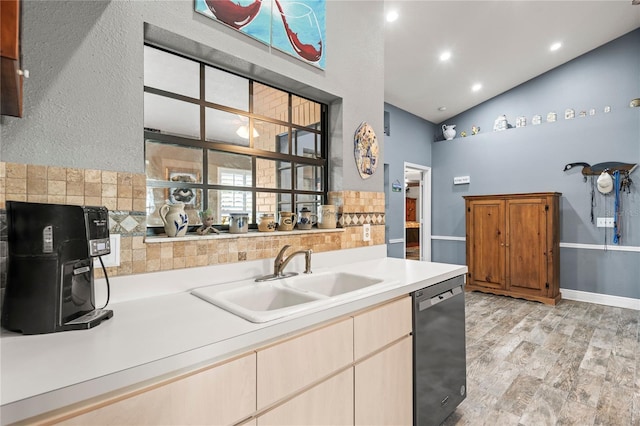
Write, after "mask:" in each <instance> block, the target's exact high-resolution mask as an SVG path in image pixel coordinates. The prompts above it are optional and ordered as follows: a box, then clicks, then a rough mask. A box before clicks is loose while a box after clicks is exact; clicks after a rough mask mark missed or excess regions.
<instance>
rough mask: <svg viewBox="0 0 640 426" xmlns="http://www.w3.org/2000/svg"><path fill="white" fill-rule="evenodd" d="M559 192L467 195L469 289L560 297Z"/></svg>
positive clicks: (548, 301)
mask: <svg viewBox="0 0 640 426" xmlns="http://www.w3.org/2000/svg"><path fill="white" fill-rule="evenodd" d="M560 195H562V194H560V193H557V192H544V193H530V194H506V195H479V196H466V197H464V199H465V210H466V230H467V233H466V240H467V266H468V268H469V273H468V276H467V278H468V280H467V286H466V289H467V290H469V291H471V290H478V291H481V292H485V293H493V294H499V295H506V296H513V297H519V298H523V299H527V300H534V301H538V302H543V303H546V304H549V305H555V304H556V303H558V302H559V301H560V298H561V295H560V235H559V234H560V233H559V224H560V216H559V215H560V209H559V200H560Z"/></svg>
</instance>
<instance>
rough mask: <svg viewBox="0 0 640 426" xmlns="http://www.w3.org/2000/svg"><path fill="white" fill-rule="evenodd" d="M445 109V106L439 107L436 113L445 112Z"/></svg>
mask: <svg viewBox="0 0 640 426" xmlns="http://www.w3.org/2000/svg"><path fill="white" fill-rule="evenodd" d="M446 110H447V107H446V106H441V107H440V108H438V111H446Z"/></svg>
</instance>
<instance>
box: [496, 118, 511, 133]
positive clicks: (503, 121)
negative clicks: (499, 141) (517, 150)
mask: <svg viewBox="0 0 640 426" xmlns="http://www.w3.org/2000/svg"><path fill="white" fill-rule="evenodd" d="M508 128H509V122H508V121H507V116H506V115H499V116H498V118H496V120H495V121H494V122H493V131H494V132H500V131H502V130H507V129H508Z"/></svg>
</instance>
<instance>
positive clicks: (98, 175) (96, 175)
mask: <svg viewBox="0 0 640 426" xmlns="http://www.w3.org/2000/svg"><path fill="white" fill-rule="evenodd" d="M84 181H85V182H91V183H102V172H101V171H100V170H89V169H87V170H85V171H84Z"/></svg>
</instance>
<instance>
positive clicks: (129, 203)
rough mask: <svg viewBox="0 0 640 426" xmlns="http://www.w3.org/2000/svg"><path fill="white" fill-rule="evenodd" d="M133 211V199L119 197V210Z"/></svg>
mask: <svg viewBox="0 0 640 426" xmlns="http://www.w3.org/2000/svg"><path fill="white" fill-rule="evenodd" d="M132 209H133V200H132V199H131V198H119V197H118V210H124V211H131V210H132Z"/></svg>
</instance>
